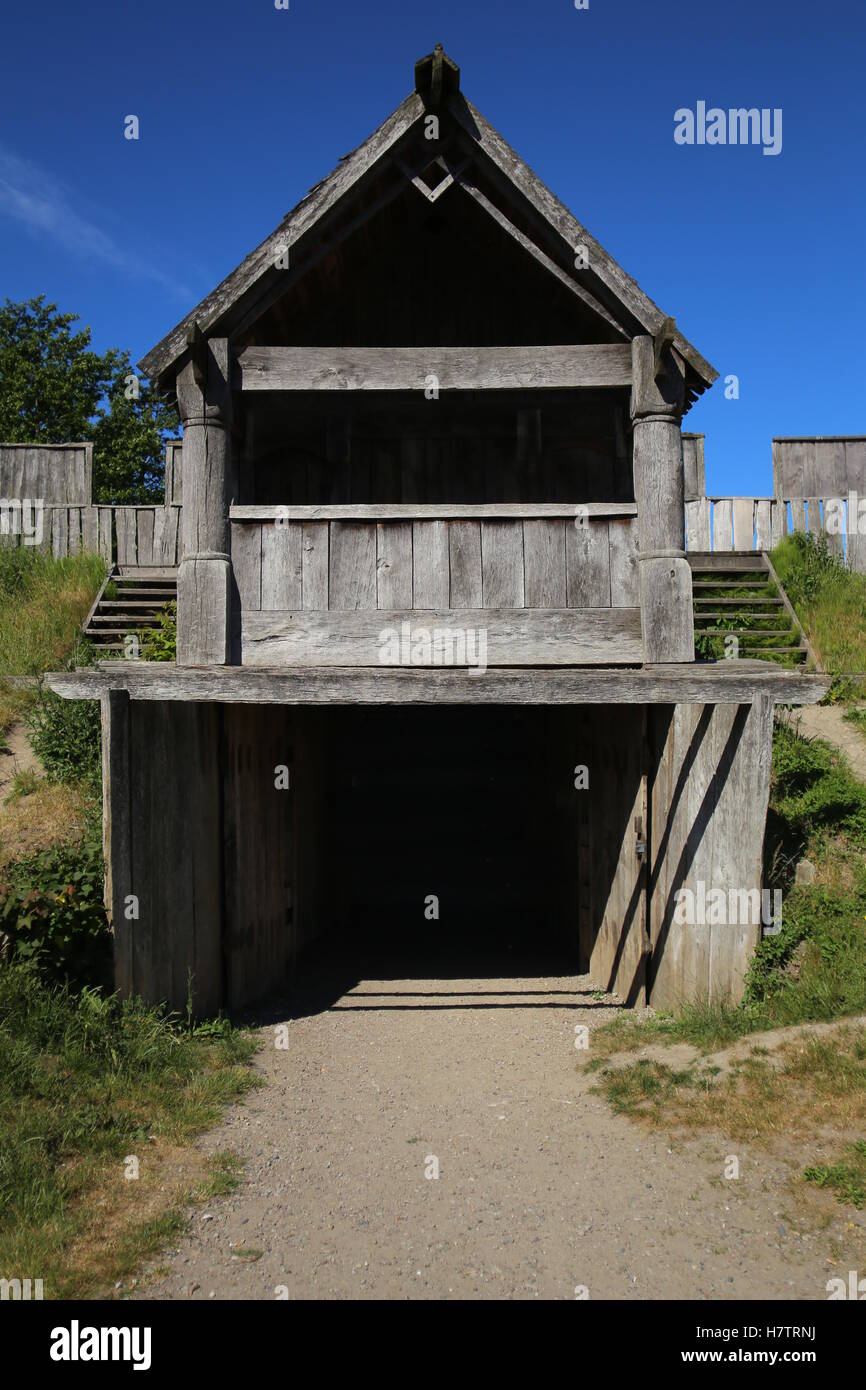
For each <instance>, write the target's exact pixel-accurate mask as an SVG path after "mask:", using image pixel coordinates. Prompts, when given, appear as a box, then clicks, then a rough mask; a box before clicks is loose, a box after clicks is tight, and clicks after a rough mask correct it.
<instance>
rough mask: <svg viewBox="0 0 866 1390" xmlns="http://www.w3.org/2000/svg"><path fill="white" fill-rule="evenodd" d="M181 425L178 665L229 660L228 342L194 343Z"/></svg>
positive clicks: (184, 378) (182, 377)
mask: <svg viewBox="0 0 866 1390" xmlns="http://www.w3.org/2000/svg"><path fill="white" fill-rule="evenodd" d="M177 399H178V405H179V407H180V417H181V420H182V422H183V510H182V513H181V517H182V520H181V526H182V536H183V558H182V559H181V562H180V568H179V570H178V576H177V661H178V665H179V666H226V665H228V664H229V663H230V661H231V593H232V564H231V554H230V532H229V502H230V497H229V489H230V480H231V383H230V362H229V345H228V340H227V339H226V338H212V339H210V341H208V342H201V343H199V344H197V345H196V346H194V349H193V360H192V361H190V362H188V363H187V365H186V366H185V367H184V368H183V370H182V371H181V372H180V373H179V374H178V377H177Z"/></svg>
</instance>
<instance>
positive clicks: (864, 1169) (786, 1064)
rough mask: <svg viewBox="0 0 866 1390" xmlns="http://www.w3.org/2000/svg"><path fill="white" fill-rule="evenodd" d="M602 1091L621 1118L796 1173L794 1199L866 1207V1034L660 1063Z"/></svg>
mask: <svg viewBox="0 0 866 1390" xmlns="http://www.w3.org/2000/svg"><path fill="white" fill-rule="evenodd" d="M597 1089H599V1090H600V1091H601V1092H603V1094H605V1095H606V1097H607V1099H608V1100H609V1101H610V1103H611V1105H612V1106H613V1108H614V1109H615V1110H617V1111H618V1112H619V1113H621V1114H626V1115H629V1116H631V1117H632V1118H633V1119H635V1120H637V1121H639V1122H641V1123H644V1124H649V1125H652V1126H654V1127H664V1128H665V1129H667V1130H668V1131H669V1132H671V1133H674V1134H676V1133H679V1134H684V1133H686V1134H687V1133H695V1132H696V1131H702V1132H705V1133H717V1134H722V1135H724V1136H725V1142H726V1143H730V1144H738V1143H739V1144H748V1145H752V1146H755V1147H758V1148H761V1149H764V1150H766V1151H768V1152H769V1153H771V1154H773V1155H775V1156H776V1157H778V1158H781V1159H782V1160H784V1161H785V1162H786V1163H787V1164H789V1165H791V1169H792V1175H793V1191H794V1193H795V1194H800V1195H801V1196H802V1195H803V1184H804V1183H805V1182H809V1183H811V1184H818V1185H820V1186H823V1187H826V1188H828V1189H829V1190H830V1191H832V1192H835V1193H836V1195H837V1197H838V1200H840V1201H843V1202H846V1203H849V1204H851V1205H853V1206H855V1207H862V1206H864V1205H866V1150H864V1145H863V1135H864V1134H866V1028H864V1027H862V1026H859V1025H847V1024H841V1025H839V1027H838V1028H834V1029H831V1030H829V1031H825V1032H823V1033H821V1034H805V1035H801V1036H797V1037H796V1038H793V1039H791V1040H789V1041H783V1042H782V1043H781V1044H780V1045H779V1046H777V1047H775V1048H773V1049H772V1050H770V1049H767V1048H766V1047H763V1046H761V1045H760V1041H759V1039H756V1041H755V1043H754V1045H753V1046H752V1047H751V1049H750V1051H749V1053H748V1055H747V1056H745V1057H744V1058H742V1059H740V1060H733V1061H731V1062H730V1065H727V1064H725V1059H724V1057H723V1056H722V1055H716V1056H714V1057H710V1058H706V1057H699V1056H694V1057H693V1058H692V1059H691V1060H689V1061H686V1062H684V1063H682V1064H681V1065H680V1066H679V1067H678V1068H677V1067H674V1066H670V1065H668V1064H667V1063H665V1062H662V1061H660V1060H658V1059H657V1058H643V1059H641V1060H640V1061H638V1062H634V1063H630V1064H628V1065H626V1066H623V1067H616V1066H611V1067H603V1068H602V1069H601V1070H600V1072H599V1079H598V1083H597Z"/></svg>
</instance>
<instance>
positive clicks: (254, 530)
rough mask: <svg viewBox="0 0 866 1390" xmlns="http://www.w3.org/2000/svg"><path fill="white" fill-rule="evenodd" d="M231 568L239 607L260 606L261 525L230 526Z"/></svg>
mask: <svg viewBox="0 0 866 1390" xmlns="http://www.w3.org/2000/svg"><path fill="white" fill-rule="evenodd" d="M232 569H233V570H234V576H235V583H236V584H237V586H238V594H239V596H240V601H241V608H245V609H246V608H261V606H262V526H261V525H260V524H259V525H256V526H250V525H246V526H237V525H233V526H232Z"/></svg>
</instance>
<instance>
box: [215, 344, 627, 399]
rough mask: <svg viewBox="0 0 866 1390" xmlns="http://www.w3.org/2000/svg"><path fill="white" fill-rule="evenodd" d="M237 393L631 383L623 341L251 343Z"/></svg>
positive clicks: (239, 367) (236, 379)
mask: <svg viewBox="0 0 866 1390" xmlns="http://www.w3.org/2000/svg"><path fill="white" fill-rule="evenodd" d="M232 384H233V385H234V386H235V387H236V388H237V389H240V390H241V391H420V392H424V391H425V389H437V390H440V391H522V390H525V389H526V388H527V387H534V386H536V387H537V386H543V387H545V388H546V389H548V390H550V389H555V390H565V389H571V388H574V387H615V386H630V385H631V349H630V347H629V345H628V344H627V343H625V344H622V345H620V344H618V343H601V344H592V345H590V346H587V345H580V344H579V345H575V346H561V345H559V344H554V345H552V346H544V345H542V346H538V347H526V348H517V347H447V348H443V347H414V348H404V347H389V348H372V347H357V348H346V347H326V348H294V347H248V348H244V350H243V351H242V352H240V353H239V354H238V357H237V363H236V366H235V369H234V372H233V380H232Z"/></svg>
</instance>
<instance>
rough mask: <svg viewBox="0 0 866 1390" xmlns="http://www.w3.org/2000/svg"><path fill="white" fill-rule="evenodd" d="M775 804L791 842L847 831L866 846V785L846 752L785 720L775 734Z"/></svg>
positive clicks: (857, 843) (859, 844)
mask: <svg viewBox="0 0 866 1390" xmlns="http://www.w3.org/2000/svg"><path fill="white" fill-rule="evenodd" d="M770 804H771V808H772V810H773V812H774V815H775V817H776V819H777V821H778V822H780V823H782V825H783V827H784V831H785V834H786V836H787V837H788V839H789V841H790V842H791V844H792V846H793V847H794V848H796V847H797V846H798V845H799V847H801V848H802V847H804V846H805V845H806V844H807V843H808V841H809V839H810V838H812V837H814V836H818V837H819V838H821V837H823V836H824V835H825V834H826V833H828V832H829V833H833V834H835V833H837V832H838V831H843V832H844V833H845V834H846V835H847V836H848V838H849V839H850V840H851V841H852V843H853V844H855V845H856V846H858V847H860V848H863V849H866V786H864V784H863V783H862V782H860V781H858V780H857V778H855V777H854V776H853V775H852V773H851V772H850V771H849V769H848V767H847V766H846V764H845V762H844V760H843V759H842V757H841V755H840V754H839V753H837V752H835V751H834V750H833V749H832V748H830V747H828V745H827V744H825V743H822V742H820V741H819V740H811V739H804V738H800V737H799V735H798V734H796V733H794V731H793V729H791V728H790V727H789V726H788V725H786V724H779V725H777V726H776V728H775V731H774V734H773V780H772V791H771V801H770Z"/></svg>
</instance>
